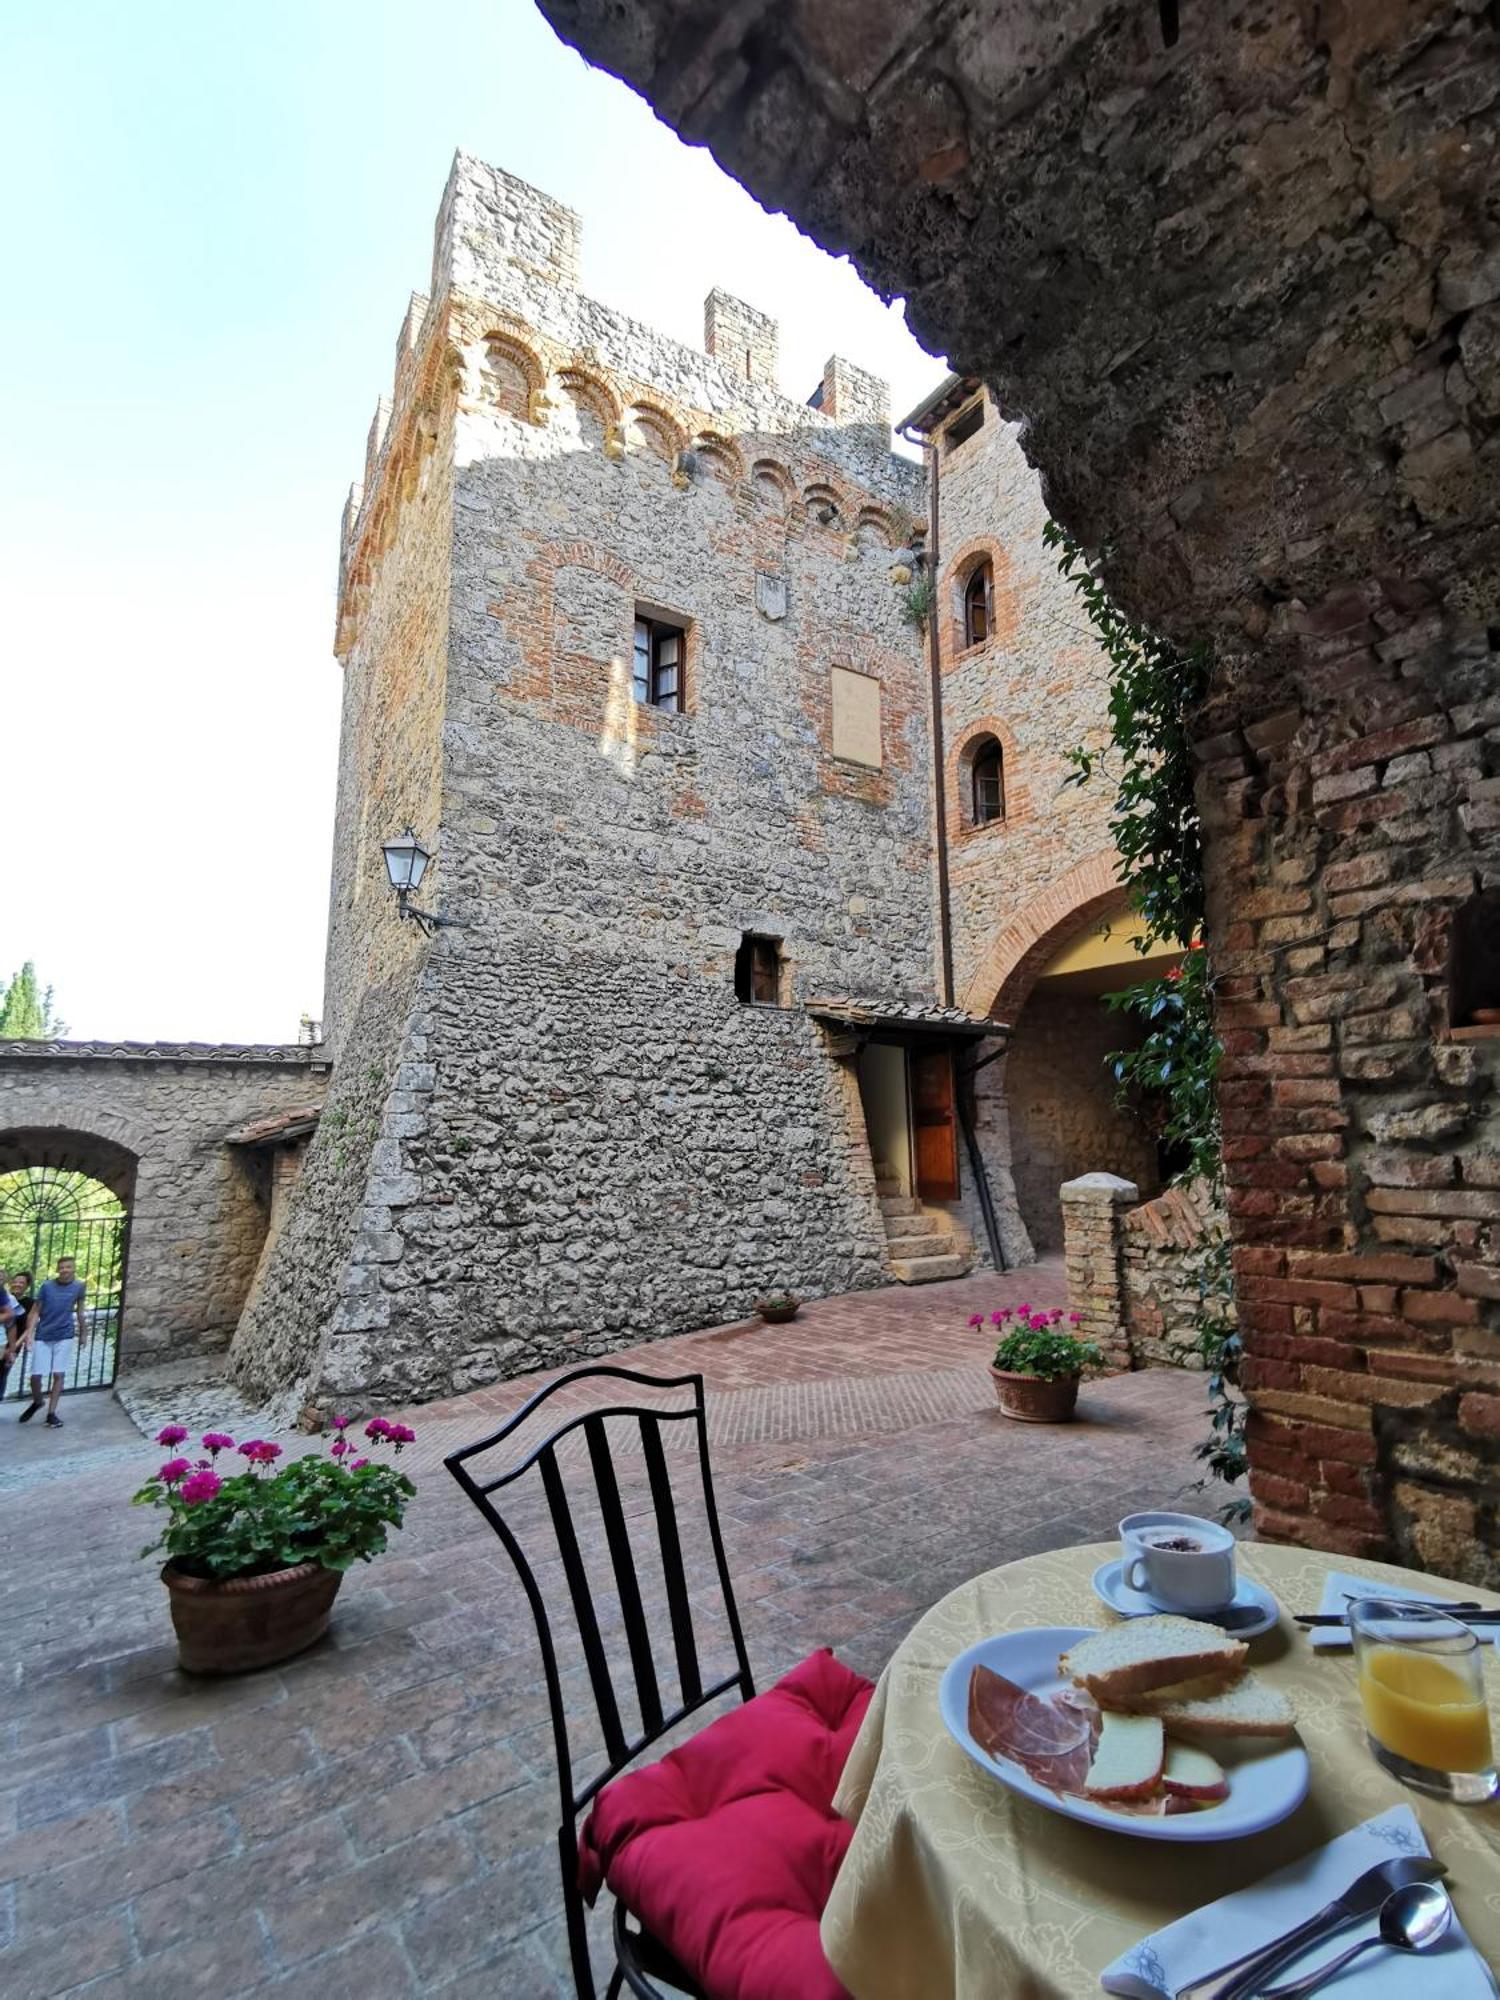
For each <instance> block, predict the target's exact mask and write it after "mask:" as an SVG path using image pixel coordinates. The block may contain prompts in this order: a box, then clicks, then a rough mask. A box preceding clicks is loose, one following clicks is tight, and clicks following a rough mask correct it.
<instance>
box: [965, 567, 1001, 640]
mask: <svg viewBox="0 0 1500 2000" xmlns="http://www.w3.org/2000/svg"><path fill="white" fill-rule="evenodd" d="M994 629H995V573H994V571H993V570H992V569H991V568H990V565H989V563H988V562H987V561H986V562H982V563H980V565H979V567H978V568H977V569H976V570H975V571H974V574H973V575H972V576H971V577H970V578H969V580H968V582H967V583H966V584H965V585H964V644H965V646H982V645H983V644H984V642H985V640H986V639H988V638H989V636H990V634H991V632H993V630H994Z"/></svg>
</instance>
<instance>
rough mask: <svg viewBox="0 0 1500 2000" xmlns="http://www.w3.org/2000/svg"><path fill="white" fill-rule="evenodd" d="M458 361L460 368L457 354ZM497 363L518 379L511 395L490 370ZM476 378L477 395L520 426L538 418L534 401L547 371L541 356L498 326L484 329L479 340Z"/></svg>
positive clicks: (494, 372) (505, 384) (497, 376)
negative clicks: (492, 381)
mask: <svg viewBox="0 0 1500 2000" xmlns="http://www.w3.org/2000/svg"><path fill="white" fill-rule="evenodd" d="M455 352H456V350H455ZM458 359H459V365H460V367H462V356H461V355H459V356H458ZM497 361H498V362H508V363H509V365H510V366H511V368H513V369H514V370H515V372H516V373H517V374H518V375H519V376H520V377H521V383H520V385H519V386H518V387H517V389H516V391H515V393H514V394H512V393H511V389H510V385H508V384H507V383H506V382H505V381H504V378H503V377H501V376H499V375H498V372H497V370H496V369H495V367H494V364H495V363H496V362H497ZM487 363H488V364H489V373H490V375H491V376H492V377H494V378H495V387H494V389H493V391H492V390H490V389H489V387H488V386H487V384H486V379H485V377H486V364H487ZM478 378H479V390H480V394H481V396H483V397H484V398H485V400H486V401H489V402H493V403H494V404H495V406H496V407H497V408H498V409H502V410H504V411H505V413H506V415H507V416H512V417H516V418H518V419H519V421H520V422H522V423H535V422H536V420H537V417H538V415H539V410H538V407H537V405H538V398H539V397H540V396H541V394H542V390H543V387H544V385H545V383H546V380H547V370H546V368H545V366H544V364H543V362H542V359H541V356H540V355H539V354H538V353H537V351H536V349H535V348H534V347H532V346H531V345H530V343H529V342H527V341H525V340H522V339H520V338H519V337H518V336H517V335H516V334H514V333H512V332H509V331H508V330H502V329H501V328H499V327H494V328H487V329H486V331H485V332H484V333H483V334H481V336H480V339H479V359H478Z"/></svg>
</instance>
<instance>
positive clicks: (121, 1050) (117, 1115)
mask: <svg viewBox="0 0 1500 2000" xmlns="http://www.w3.org/2000/svg"><path fill="white" fill-rule="evenodd" d="M327 1078H328V1063H327V1061H326V1059H325V1058H324V1057H323V1055H322V1052H321V1051H320V1050H317V1049H307V1048H300V1047H287V1048H280V1047H269V1048H256V1047H243V1048H240V1047H229V1048H225V1047H219V1046H210V1045H195V1044H174V1045H170V1046H169V1045H163V1044H147V1043H136V1044H132V1043H107V1042H71V1043H70V1042H54V1043H32V1042H5V1043H0V1170H3V1171H9V1170H11V1169H12V1168H15V1167H24V1166H28V1165H38V1164H51V1165H56V1166H65V1167H71V1168H74V1169H76V1170H77V1171H79V1172H81V1173H86V1174H90V1175H92V1176H94V1177H95V1178H97V1179H100V1180H103V1181H105V1183H106V1184H107V1185H109V1186H110V1187H112V1188H113V1189H114V1191H115V1192H116V1193H117V1194H119V1195H120V1196H121V1198H122V1199H123V1200H124V1201H125V1203H126V1205H127V1208H128V1211H129V1215H130V1233H129V1237H128V1241H127V1250H126V1260H127V1261H126V1282H125V1297H124V1306H123V1311H122V1321H121V1334H120V1366H121V1367H122V1369H123V1368H129V1367H131V1366H135V1365H138V1364H140V1363H141V1362H143V1361H158V1360H163V1359H166V1358H169V1357H173V1358H175V1357H177V1356H180V1355H185V1354H194V1353H201V1352H207V1351H211V1350H213V1349H217V1348H222V1347H223V1346H224V1345H225V1344H226V1343H227V1342H228V1340H229V1338H230V1336H231V1334H232V1333H233V1331H234V1327H235V1323H236V1321H237V1320H238V1319H239V1316H240V1312H241V1309H242V1307H243V1306H244V1303H245V1299H246V1297H247V1295H248V1293H249V1290H250V1287H251V1283H252V1280H253V1279H254V1276H255V1273H256V1269H257V1265H258V1263H259V1261H260V1256H261V1250H262V1246H263V1244H264V1242H265V1238H266V1231H267V1225H268V1221H269V1216H270V1192H271V1191H270V1189H269V1187H268V1186H267V1184H266V1183H265V1180H264V1178H263V1176H261V1175H260V1174H258V1173H257V1172H256V1170H255V1165H254V1162H253V1161H252V1160H250V1159H249V1158H247V1156H245V1155H244V1154H243V1153H241V1152H240V1151H239V1150H238V1149H237V1148H235V1147H232V1146H229V1145H226V1144H225V1140H226V1137H227V1135H228V1134H229V1133H230V1132H231V1131H233V1130H234V1129H236V1128H237V1127H239V1126H243V1125H246V1124H248V1123H250V1122H251V1121H252V1120H254V1119H257V1118H260V1117H263V1116H267V1115H269V1114H272V1113H276V1112H285V1111H291V1110H293V1109H296V1108H299V1107H303V1106H315V1105H317V1104H318V1103H319V1102H320V1101H321V1098H322V1095H323V1091H324V1088H325V1086H326V1083H327Z"/></svg>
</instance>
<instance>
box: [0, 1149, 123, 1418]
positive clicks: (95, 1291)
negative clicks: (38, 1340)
mask: <svg viewBox="0 0 1500 2000" xmlns="http://www.w3.org/2000/svg"><path fill="white" fill-rule="evenodd" d="M135 1181H136V1156H135V1154H134V1153H132V1152H131V1151H130V1150H129V1149H128V1148H127V1147H125V1146H122V1145H121V1144H119V1142H118V1141H116V1140H113V1139H108V1138H105V1137H103V1136H102V1135H100V1134H98V1133H90V1132H76V1131H69V1130H64V1129H59V1128H55V1127H41V1128H33V1129H30V1130H24V1129H18V1130H11V1131H5V1132H0V1270H4V1271H5V1272H6V1274H7V1276H8V1278H9V1280H10V1283H9V1290H10V1292H11V1294H12V1296H13V1297H15V1298H17V1299H19V1300H21V1302H22V1303H23V1304H26V1303H28V1302H29V1300H30V1298H31V1297H32V1295H33V1294H34V1293H35V1291H36V1288H37V1286H39V1285H40V1284H41V1283H42V1282H43V1281H44V1280H45V1279H47V1278H51V1277H54V1276H55V1275H56V1273H57V1266H58V1263H59V1261H60V1260H61V1259H62V1258H64V1257H71V1258H72V1259H73V1263H74V1266H75V1269H76V1273H77V1275H78V1277H80V1278H81V1279H82V1280H83V1282H84V1283H85V1285H86V1286H87V1287H88V1290H87V1292H86V1294H85V1298H84V1325H85V1329H86V1334H87V1337H86V1338H85V1339H84V1340H83V1341H81V1342H80V1343H79V1345H78V1347H77V1349H76V1351H75V1353H74V1356H73V1361H72V1366H71V1368H70V1370H69V1377H68V1383H67V1386H68V1388H69V1389H107V1388H110V1387H111V1386H112V1385H113V1383H114V1380H115V1376H116V1374H117V1373H118V1371H119V1363H120V1352H121V1345H122V1339H123V1335H124V1328H125V1285H126V1270H127V1257H128V1247H129V1237H130V1205H131V1201H132V1199H133V1196H134V1193H135ZM27 1375H28V1371H27V1370H26V1369H25V1368H24V1367H15V1368H12V1369H11V1371H10V1374H9V1377H8V1381H7V1383H6V1388H7V1389H8V1391H9V1393H10V1394H11V1395H12V1396H22V1395H24V1394H25V1393H26V1383H27Z"/></svg>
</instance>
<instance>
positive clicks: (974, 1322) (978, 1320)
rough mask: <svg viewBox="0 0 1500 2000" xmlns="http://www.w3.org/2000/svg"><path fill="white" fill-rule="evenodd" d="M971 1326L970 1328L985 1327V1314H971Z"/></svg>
mask: <svg viewBox="0 0 1500 2000" xmlns="http://www.w3.org/2000/svg"><path fill="white" fill-rule="evenodd" d="M969 1324H970V1326H983V1325H984V1314H983V1313H970V1314H969Z"/></svg>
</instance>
